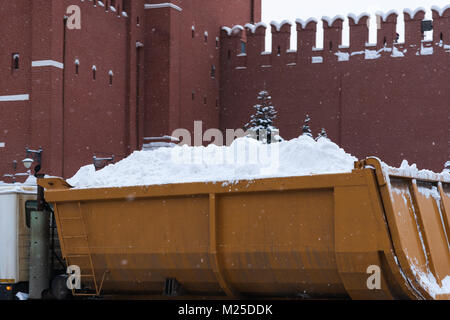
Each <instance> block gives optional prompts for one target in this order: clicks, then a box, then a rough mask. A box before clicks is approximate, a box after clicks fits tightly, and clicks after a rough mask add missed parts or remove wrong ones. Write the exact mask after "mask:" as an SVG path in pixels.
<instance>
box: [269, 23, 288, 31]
mask: <svg viewBox="0 0 450 320" xmlns="http://www.w3.org/2000/svg"><path fill="white" fill-rule="evenodd" d="M286 24H288V25H290V26H292V22H290V21H289V20H283V21H281V23H278V22H277V21H271V22H270V25H271V26H273V27H275V29H277V31H278V32H280V30H281V28H283V26H284V25H286Z"/></svg>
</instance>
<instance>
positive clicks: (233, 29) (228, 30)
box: [222, 25, 244, 36]
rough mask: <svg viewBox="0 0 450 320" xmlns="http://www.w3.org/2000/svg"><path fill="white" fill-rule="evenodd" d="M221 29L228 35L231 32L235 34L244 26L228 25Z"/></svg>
mask: <svg viewBox="0 0 450 320" xmlns="http://www.w3.org/2000/svg"><path fill="white" fill-rule="evenodd" d="M222 30H223V31H225V32H226V33H227V34H228V35H229V36H231V35H232V34H236V33H238V32H239V31H244V27H243V26H241V25H236V26H233V27H232V28H229V27H222Z"/></svg>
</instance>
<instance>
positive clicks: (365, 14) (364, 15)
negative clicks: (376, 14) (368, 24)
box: [347, 12, 370, 24]
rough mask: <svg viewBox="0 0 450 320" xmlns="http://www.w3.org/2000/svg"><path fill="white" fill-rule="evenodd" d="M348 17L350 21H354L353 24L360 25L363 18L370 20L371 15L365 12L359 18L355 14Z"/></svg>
mask: <svg viewBox="0 0 450 320" xmlns="http://www.w3.org/2000/svg"><path fill="white" fill-rule="evenodd" d="M347 17H348V18H349V19H352V20H353V22H354V23H355V24H358V23H359V21H360V20H361V19H362V18H364V17H367V18H369V19H370V14H369V13H367V12H363V13H361V14H360V15H359V16H357V15H356V14H354V13H350V14H349V15H347Z"/></svg>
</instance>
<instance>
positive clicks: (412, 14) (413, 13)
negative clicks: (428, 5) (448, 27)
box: [403, 7, 426, 19]
mask: <svg viewBox="0 0 450 320" xmlns="http://www.w3.org/2000/svg"><path fill="white" fill-rule="evenodd" d="M419 12H423V13H425V12H426V9H425V8H424V7H419V8H417V9H416V10H411V9H409V8H405V9H404V10H403V13H405V14H407V15H409V17H410V18H411V19H414V18H415V17H416V15H417V14H418V13H419Z"/></svg>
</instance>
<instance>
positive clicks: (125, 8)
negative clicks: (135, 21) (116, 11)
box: [122, 0, 130, 13]
mask: <svg viewBox="0 0 450 320" xmlns="http://www.w3.org/2000/svg"><path fill="white" fill-rule="evenodd" d="M129 9H130V7H129V5H128V0H123V3H122V11H123V12H126V13H128V11H129Z"/></svg>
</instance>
